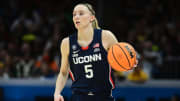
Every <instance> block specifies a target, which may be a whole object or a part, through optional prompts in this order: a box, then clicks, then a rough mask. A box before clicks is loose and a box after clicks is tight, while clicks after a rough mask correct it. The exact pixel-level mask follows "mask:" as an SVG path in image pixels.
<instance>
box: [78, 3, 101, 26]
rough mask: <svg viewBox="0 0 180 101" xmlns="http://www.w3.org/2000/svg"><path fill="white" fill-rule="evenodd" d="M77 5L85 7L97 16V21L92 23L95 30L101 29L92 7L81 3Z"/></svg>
mask: <svg viewBox="0 0 180 101" xmlns="http://www.w3.org/2000/svg"><path fill="white" fill-rule="evenodd" d="M77 5H84V6H86V7H87V8H88V10H89V11H90V12H91V14H92V15H94V16H95V19H94V20H93V21H92V27H93V28H95V29H100V27H99V25H98V20H97V18H96V13H95V11H94V9H93V7H92V5H91V4H89V3H80V4H77Z"/></svg>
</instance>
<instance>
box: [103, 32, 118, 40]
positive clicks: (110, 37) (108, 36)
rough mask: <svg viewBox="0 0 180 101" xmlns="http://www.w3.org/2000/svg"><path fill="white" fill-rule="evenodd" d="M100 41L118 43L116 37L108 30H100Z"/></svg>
mask: <svg viewBox="0 0 180 101" xmlns="http://www.w3.org/2000/svg"><path fill="white" fill-rule="evenodd" d="M102 39H103V40H106V41H111V42H113V43H117V42H118V40H117V38H116V36H115V35H114V34H113V33H112V32H111V31H110V30H102Z"/></svg>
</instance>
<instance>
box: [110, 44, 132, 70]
mask: <svg viewBox="0 0 180 101" xmlns="http://www.w3.org/2000/svg"><path fill="white" fill-rule="evenodd" d="M112 55H113V57H114V59H115V61H116V62H117V63H118V65H119V66H121V67H122V68H123V69H125V70H129V69H127V68H125V67H124V66H122V65H121V64H120V63H119V62H118V61H117V59H116V57H115V56H114V52H113V47H112Z"/></svg>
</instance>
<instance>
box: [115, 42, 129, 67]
mask: <svg viewBox="0 0 180 101" xmlns="http://www.w3.org/2000/svg"><path fill="white" fill-rule="evenodd" d="M116 45H117V46H118V47H120V48H121V50H122V51H123V53H124V54H125V56H126V58H127V60H128V63H129V67H130V68H131V64H130V62H129V59H128V56H127V54H126V53H125V51H124V49H123V48H122V47H121V46H120V45H119V44H116Z"/></svg>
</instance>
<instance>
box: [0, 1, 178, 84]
mask: <svg viewBox="0 0 180 101" xmlns="http://www.w3.org/2000/svg"><path fill="white" fill-rule="evenodd" d="M91 2H94V3H92V4H93V5H95V8H96V10H97V11H98V7H97V6H98V5H104V12H105V11H106V13H104V14H103V16H104V18H102V19H101V21H102V20H106V21H105V23H103V24H102V23H101V22H100V26H101V27H102V28H106V26H107V25H108V27H107V28H108V29H109V30H111V31H112V32H113V33H114V34H115V35H116V37H117V38H118V40H119V41H126V42H129V43H130V44H132V45H133V46H134V47H135V49H136V50H137V52H138V53H139V56H140V58H139V59H140V60H139V61H140V63H139V65H138V67H139V68H138V69H136V70H134V71H133V72H138V71H142V72H144V73H143V79H145V80H147V79H158V78H161V79H162V78H165V79H167V78H171V79H179V78H180V74H179V73H178V72H179V71H180V69H178V66H180V53H179V52H180V17H179V16H180V13H179V12H180V7H179V6H178V3H179V4H180V1H178V0H138V1H136V0H125V1H124V0H119V1H116V2H118V3H115V4H114V5H116V8H117V9H116V11H115V12H113V11H109V12H108V10H106V9H108V8H106V7H105V6H107V5H108V4H107V3H106V2H107V1H106V2H104V3H103V4H98V2H96V1H95V0H92V1H91ZM112 5H113V4H112ZM118 5H119V6H118ZM72 9H73V0H53V1H50V0H47V1H42V0H28V1H26V0H4V2H3V3H1V4H0V77H3V78H29V77H46V78H51V77H54V76H56V75H57V73H58V72H59V64H60V60H59V59H60V58H59V57H60V54H59V53H60V50H59V45H60V42H61V40H62V38H64V37H65V36H68V35H69V34H71V33H73V32H74V31H75V29H74V27H73V22H72ZM109 9H112V8H109ZM97 13H98V12H97ZM111 13H114V14H116V15H115V16H109V14H111ZM97 18H98V16H97ZM107 20H108V21H107ZM115 74H116V76H117V77H119V78H121V77H122V78H124V77H125V78H127V79H133V78H132V77H134V76H132V75H134V74H131V73H127V74H126V73H115ZM122 78H121V79H122ZM141 81H142V80H141Z"/></svg>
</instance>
